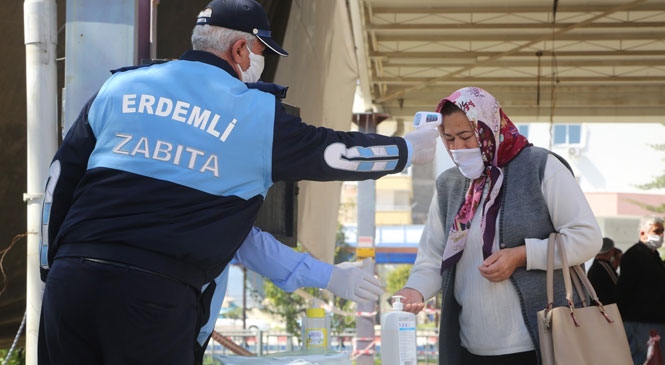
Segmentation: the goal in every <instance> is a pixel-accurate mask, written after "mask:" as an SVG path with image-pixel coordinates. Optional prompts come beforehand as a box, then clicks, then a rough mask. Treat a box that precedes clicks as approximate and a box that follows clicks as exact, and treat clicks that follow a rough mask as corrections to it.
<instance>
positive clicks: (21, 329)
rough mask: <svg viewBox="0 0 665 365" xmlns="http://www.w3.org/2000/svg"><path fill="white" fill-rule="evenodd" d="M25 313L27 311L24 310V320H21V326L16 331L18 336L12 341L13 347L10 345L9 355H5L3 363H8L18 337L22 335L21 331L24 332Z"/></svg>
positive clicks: (5, 364) (4, 364)
mask: <svg viewBox="0 0 665 365" xmlns="http://www.w3.org/2000/svg"><path fill="white" fill-rule="evenodd" d="M25 315H26V312H23V320H22V321H21V326H20V327H19V328H18V332H16V336H15V337H14V342H12V347H10V348H9V351H7V356H6V357H5V360H4V361H3V362H2V365H7V362H8V361H9V358H10V357H12V352H14V348H16V344H17V343H18V339H19V337H21V333H22V332H23V328H24V327H25Z"/></svg>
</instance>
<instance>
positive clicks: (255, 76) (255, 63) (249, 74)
mask: <svg viewBox="0 0 665 365" xmlns="http://www.w3.org/2000/svg"><path fill="white" fill-rule="evenodd" d="M245 47H247V50H248V51H249V67H248V68H247V70H245V71H243V70H242V67H240V64H238V67H239V68H240V72H241V73H242V74H241V80H242V82H257V81H259V79H260V78H261V74H262V73H263V66H264V63H265V61H264V59H263V56H261V55H258V54H256V53H254V52H252V50H251V49H249V46H247V45H245Z"/></svg>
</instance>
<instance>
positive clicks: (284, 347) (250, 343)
mask: <svg viewBox="0 0 665 365" xmlns="http://www.w3.org/2000/svg"><path fill="white" fill-rule="evenodd" d="M222 335H224V336H226V337H228V338H230V339H231V340H233V342H235V343H236V344H238V345H239V346H241V347H243V348H244V349H246V350H248V351H250V352H252V353H253V354H256V355H258V356H265V355H269V354H274V353H278V352H291V351H299V350H300V349H301V344H300V342H299V341H298V338H297V337H296V336H294V335H292V334H289V333H285V332H275V331H260V330H259V331H251V330H235V331H224V332H223V333H222ZM355 336H356V334H355V333H354V332H342V333H334V334H331V336H330V349H331V350H333V351H338V352H345V353H348V354H349V356H351V353H352V352H353V350H354V347H355V340H356V337H355ZM375 341H376V346H375V357H377V358H380V354H381V351H380V348H381V333H380V332H379V331H377V332H376V333H375ZM416 343H417V353H418V363H419V364H437V363H438V359H439V337H438V333H437V332H436V331H434V330H419V331H418V333H417V334H416ZM215 355H227V356H228V355H233V352H231V350H229V349H227V348H225V347H224V346H222V345H220V344H219V343H217V342H216V341H214V339H211V340H210V343H209V344H208V348H207V349H206V356H212V357H214V356H215Z"/></svg>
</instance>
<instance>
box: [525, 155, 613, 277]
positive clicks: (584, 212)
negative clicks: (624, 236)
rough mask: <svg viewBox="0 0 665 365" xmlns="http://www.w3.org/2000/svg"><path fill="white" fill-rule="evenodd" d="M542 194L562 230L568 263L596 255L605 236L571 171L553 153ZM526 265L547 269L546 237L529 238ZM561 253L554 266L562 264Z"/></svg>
mask: <svg viewBox="0 0 665 365" xmlns="http://www.w3.org/2000/svg"><path fill="white" fill-rule="evenodd" d="M542 191H543V196H544V197H545V202H546V203H547V207H548V210H549V213H550V217H551V219H552V224H553V225H554V229H555V230H556V231H557V232H559V233H560V234H561V242H562V243H563V244H564V247H565V248H566V255H567V258H568V264H569V265H577V264H583V263H584V262H585V261H587V260H589V259H590V258H592V257H594V256H595V255H596V254H597V253H598V251H599V250H600V247H601V246H602V243H603V239H602V234H601V232H600V227H599V226H598V223H597V222H596V217H595V216H594V214H593V211H592V210H591V207H590V206H589V203H588V202H587V200H586V197H585V196H584V193H583V192H582V189H580V186H579V184H578V183H577V181H576V180H575V177H574V176H573V175H572V174H571V173H570V171H569V170H568V169H567V168H566V167H565V166H564V165H563V163H561V161H559V160H558V159H557V158H556V157H554V156H552V155H551V154H550V155H549V156H548V158H547V165H546V166H545V174H544V176H543V182H542ZM525 243H526V269H527V270H534V269H537V270H547V239H535V238H527V239H525ZM558 258H559V256H558V253H557V254H556V255H555V260H554V265H555V267H561V264H560V261H559V259H558Z"/></svg>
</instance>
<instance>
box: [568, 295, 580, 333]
mask: <svg viewBox="0 0 665 365" xmlns="http://www.w3.org/2000/svg"><path fill="white" fill-rule="evenodd" d="M567 301H568V307H569V308H570V318H572V319H573V323H575V327H579V326H580V324H579V323H578V322H577V317H575V305H574V304H573V302H572V301H571V300H570V299H568V300H567Z"/></svg>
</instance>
